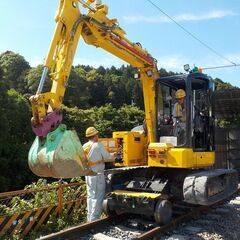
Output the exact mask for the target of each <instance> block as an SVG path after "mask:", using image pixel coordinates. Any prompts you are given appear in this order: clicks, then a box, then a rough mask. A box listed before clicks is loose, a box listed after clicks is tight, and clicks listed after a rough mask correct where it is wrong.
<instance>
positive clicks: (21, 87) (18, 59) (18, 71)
mask: <svg viewBox="0 0 240 240" xmlns="http://www.w3.org/2000/svg"><path fill="white" fill-rule="evenodd" d="M0 67H1V68H2V70H3V77H2V81H4V82H5V84H6V87H7V88H8V89H10V88H14V89H16V90H17V91H19V92H21V93H25V92H26V86H27V84H26V80H25V74H26V71H28V70H29V69H30V65H29V63H28V62H27V61H26V60H25V59H24V57H23V56H21V55H19V54H17V53H14V52H11V51H6V52H4V53H2V54H1V55H0Z"/></svg>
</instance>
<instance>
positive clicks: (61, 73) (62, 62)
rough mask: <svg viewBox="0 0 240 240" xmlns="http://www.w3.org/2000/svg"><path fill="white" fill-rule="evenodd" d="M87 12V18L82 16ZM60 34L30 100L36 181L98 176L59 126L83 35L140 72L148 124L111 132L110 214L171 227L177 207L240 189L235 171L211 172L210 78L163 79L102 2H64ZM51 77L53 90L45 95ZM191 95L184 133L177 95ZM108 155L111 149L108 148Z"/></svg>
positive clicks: (194, 75) (71, 136)
mask: <svg viewBox="0 0 240 240" xmlns="http://www.w3.org/2000/svg"><path fill="white" fill-rule="evenodd" d="M82 12H87V13H86V14H83V13H82ZM55 20H56V29H55V33H54V36H53V39H52V42H51V45H50V49H49V52H48V55H47V58H46V60H45V67H44V70H43V74H42V77H41V80H40V84H39V87H38V90H37V93H36V94H35V95H34V96H32V97H31V98H30V101H31V105H32V113H33V118H32V120H31V121H32V129H33V132H34V133H35V134H36V139H35V141H34V143H33V145H32V147H31V149H30V151H29V156H28V162H29V167H30V169H31V170H32V171H33V173H35V174H36V175H38V176H41V177H54V178H72V177H76V176H86V175H91V174H93V173H92V172H91V170H90V168H89V167H88V161H87V158H86V156H85V154H84V151H83V149H82V145H81V143H80V141H79V138H78V136H77V134H76V132H75V131H69V130H67V128H66V126H65V125H64V124H62V113H61V105H62V101H63V98H64V93H65V90H66V88H67V82H68V78H69V74H70V70H71V66H72V62H73V59H74V55H75V51H76V49H77V44H78V42H79V39H80V37H82V38H83V40H84V41H85V42H86V43H87V44H89V45H93V46H95V47H99V48H102V49H104V50H106V51H107V52H110V53H112V54H113V55H114V56H116V57H118V58H120V59H122V60H124V61H125V62H127V63H129V64H131V65H132V66H134V67H136V68H137V69H138V73H137V77H138V78H139V79H140V80H141V83H142V88H143V94H144V105H145V122H144V124H143V126H140V127H138V128H135V129H133V130H132V131H130V132H128V131H123V132H114V133H113V138H112V139H108V140H106V141H107V144H109V146H110V148H111V147H113V146H114V147H115V148H116V149H118V151H119V154H120V158H119V159H118V163H115V167H114V168H113V169H110V170H107V171H106V181H107V183H108V192H107V194H106V198H105V200H104V210H105V212H106V213H108V214H116V213H119V212H130V213H137V214H144V215H149V216H154V218H155V220H156V222H157V223H158V224H164V223H167V222H168V221H170V219H171V216H172V205H173V204H174V203H175V202H176V201H182V202H186V203H189V204H197V205H198V204H200V205H211V204H213V203H216V202H218V201H221V200H223V199H225V198H226V197H228V196H229V195H231V194H232V193H233V192H235V191H236V189H237V185H238V175H237V172H236V171H235V170H231V169H229V170H227V169H212V168H211V167H212V166H213V164H214V161H215V154H214V114H213V113H214V111H213V107H212V93H213V91H214V84H213V81H212V79H211V78H210V77H209V76H207V75H205V74H203V73H201V72H199V71H198V70H197V69H194V70H193V71H189V72H188V73H187V74H181V75H174V76H170V77H160V76H159V72H158V69H157V62H156V60H155V59H154V58H153V57H152V56H151V55H150V54H149V53H148V52H147V51H146V50H145V49H143V48H142V47H141V45H140V44H139V43H133V42H131V41H129V40H128V39H127V38H126V36H125V32H124V30H123V29H122V28H120V27H119V24H118V22H117V20H116V19H110V18H108V7H107V6H106V5H105V4H102V2H101V1H100V0H96V1H95V0H88V1H84V0H60V5H59V8H58V11H57V15H56V19H55ZM47 74H49V76H50V78H51V80H52V88H51V90H50V92H44V93H43V92H42V90H43V86H44V82H45V79H46V76H47ZM179 89H182V90H185V92H186V98H185V99H186V100H185V101H186V112H185V114H186V119H185V126H186V127H185V129H184V128H182V127H181V124H178V122H180V121H178V120H179V119H176V122H175V124H174V125H175V126H174V127H173V110H172V109H173V105H174V102H175V93H176V91H177V90H179ZM110 150H111V149H110Z"/></svg>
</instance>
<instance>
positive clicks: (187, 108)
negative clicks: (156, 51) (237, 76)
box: [156, 72, 214, 151]
mask: <svg viewBox="0 0 240 240" xmlns="http://www.w3.org/2000/svg"><path fill="white" fill-rule="evenodd" d="M156 89H157V92H156V107H157V109H156V113H157V120H156V125H157V126H156V129H157V140H159V141H160V142H162V143H172V144H173V145H174V146H175V147H184V148H192V149H193V150H194V151H212V150H213V148H214V134H213V129H214V128H213V125H214V121H213V115H212V93H213V90H214V84H213V80H212V79H211V78H210V77H209V76H207V75H205V74H202V73H199V72H190V73H189V74H181V75H174V76H168V77H162V78H159V79H158V80H157V81H156ZM178 89H182V90H184V91H185V93H186V96H185V98H184V103H183V104H182V106H183V107H182V108H181V110H182V112H181V114H182V115H181V117H178V116H174V115H176V114H174V112H173V111H174V105H175V104H176V102H177V100H176V98H175V94H176V91H177V90H178Z"/></svg>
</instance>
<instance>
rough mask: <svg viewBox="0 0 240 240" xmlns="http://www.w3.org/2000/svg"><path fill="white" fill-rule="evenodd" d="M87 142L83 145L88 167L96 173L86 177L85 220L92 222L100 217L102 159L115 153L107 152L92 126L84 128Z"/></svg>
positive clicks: (102, 178)
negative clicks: (86, 212)
mask: <svg viewBox="0 0 240 240" xmlns="http://www.w3.org/2000/svg"><path fill="white" fill-rule="evenodd" d="M86 137H87V138H88V140H89V141H88V142H87V143H85V144H84V145H83V149H84V152H85V154H86V156H87V158H88V166H89V168H90V169H91V170H92V171H93V172H94V173H96V175H93V176H87V177H86V184H87V211H88V214H87V221H88V222H92V221H94V220H97V219H99V218H100V216H101V213H102V209H103V208H102V204H103V200H104V196H105V178H104V169H105V163H104V160H114V159H115V156H116V153H109V152H107V151H106V150H105V148H104V146H103V144H102V143H99V142H98V131H97V129H96V128H94V127H89V128H88V129H87V130H86Z"/></svg>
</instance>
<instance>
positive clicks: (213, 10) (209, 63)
mask: <svg viewBox="0 0 240 240" xmlns="http://www.w3.org/2000/svg"><path fill="white" fill-rule="evenodd" d="M151 1H152V2H153V3H155V4H156V5H157V6H158V7H159V8H161V9H162V10H163V11H164V12H166V13H167V14H168V15H170V16H171V17H172V18H174V19H175V20H176V21H177V22H178V23H179V24H181V25H182V26H183V27H184V28H186V29H187V30H188V31H190V32H191V33H192V34H194V35H195V36H196V37H197V38H199V39H200V40H201V41H203V42H204V43H205V44H207V45H208V46H209V47H211V48H213V49H214V50H215V51H217V52H218V53H220V54H221V55H223V56H224V57H225V58H227V59H229V60H230V61H232V62H234V63H237V64H240V1H239V0H221V1H220V0H191V1H189V0H188V1H187V0H151ZM103 3H105V4H107V5H108V7H109V17H110V18H116V19H118V22H119V25H120V27H122V28H123V29H124V30H125V32H126V33H127V35H126V37H127V38H128V39H129V40H130V41H132V42H140V43H141V44H142V46H143V48H145V49H147V50H148V52H149V53H150V54H151V55H152V56H153V57H154V58H156V59H157V60H158V66H159V68H165V69H166V70H168V71H174V72H184V70H183V65H184V64H189V65H190V66H191V67H193V66H194V65H196V66H198V67H202V68H204V67H215V66H219V65H229V64H230V63H229V62H228V61H227V60H225V59H224V58H220V57H219V56H218V55H216V54H215V53H213V52H212V51H210V50H209V49H207V48H206V47H204V46H203V45H201V44H200V43H199V42H197V41H196V40H194V39H193V38H192V37H190V36H189V35H188V34H186V33H185V32H184V31H183V30H182V29H181V28H179V27H178V26H177V25H176V24H174V23H173V22H172V21H170V20H169V19H168V18H167V17H166V16H165V15H163V14H162V13H161V12H160V11H159V10H158V9H156V8H155V7H154V6H153V5H151V4H150V3H149V1H147V0H121V1H120V0H103ZM58 4H59V0H51V1H49V0H38V1H37V0H24V1H19V0H11V1H3V0H0V29H1V33H0V53H2V52H4V51H6V50H11V51H14V52H17V53H19V54H21V55H22V56H24V57H25V59H26V60H27V61H28V62H29V63H30V65H31V66H33V67H34V66H37V65H38V64H42V63H43V62H44V58H45V56H46V54H47V51H48V47H49V45H50V41H51V38H52V35H53V32H54V28H55V21H54V17H55V13H56V11H57V8H58ZM81 11H82V9H81ZM83 12H85V10H83ZM77 64H83V65H90V66H93V67H98V66H100V65H102V66H104V67H110V66H112V65H113V66H116V67H119V66H121V65H122V64H124V62H122V61H121V60H120V59H118V58H116V57H114V56H113V55H111V54H109V53H107V52H105V51H104V50H102V49H96V48H95V47H93V46H89V45H87V44H86V43H84V42H83V40H80V42H79V45H78V50H77V53H76V56H75V59H74V65H77ZM204 72H205V73H206V74H208V75H210V76H212V77H213V78H216V77H218V78H220V79H222V80H223V81H225V82H229V83H231V84H232V85H234V86H238V87H240V67H234V68H225V69H217V70H206V71H204Z"/></svg>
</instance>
